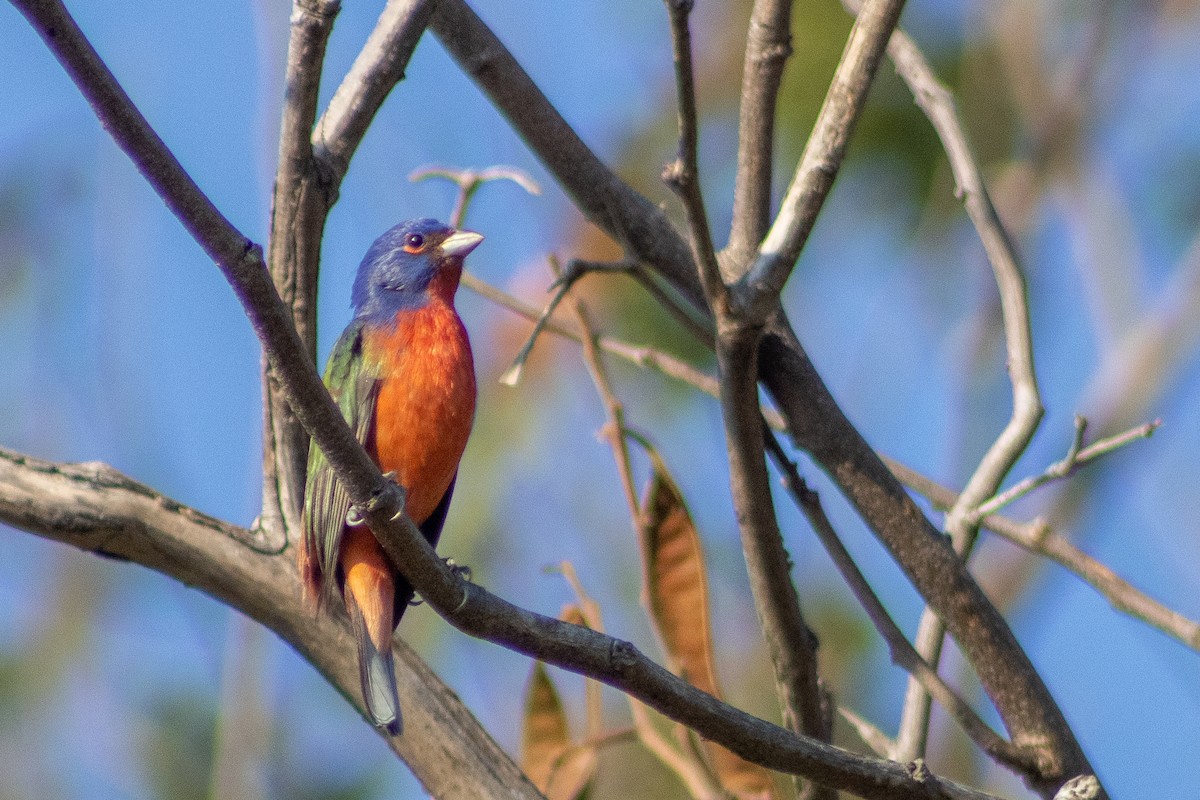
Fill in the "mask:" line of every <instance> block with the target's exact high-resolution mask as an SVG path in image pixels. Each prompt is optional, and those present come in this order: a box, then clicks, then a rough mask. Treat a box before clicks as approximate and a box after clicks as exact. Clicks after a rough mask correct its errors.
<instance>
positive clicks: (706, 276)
mask: <svg viewBox="0 0 1200 800" xmlns="http://www.w3.org/2000/svg"><path fill="white" fill-rule="evenodd" d="M665 2H666V4H667V11H668V12H669V14H670V18H671V43H672V50H673V52H674V57H675V89H676V102H677V103H678V107H679V155H678V156H676V158H675V160H674V161H673V162H671V163H670V164H668V165H667V167H666V169H664V170H663V180H664V181H666V182H667V184H668V185H669V186H670V187H671V188H672V189H674V190H675V193H676V194H678V195H679V199H680V200H682V201H683V209H684V212H685V214H686V215H687V223H688V233H689V234H690V236H689V239H690V241H691V246H692V260H693V261H695V262H696V269H697V270H699V274H700V285H701V286H703V287H704V294H705V296H706V297H707V298H708V302H709V305H710V306H713V307H714V308H715V306H714V304H717V303H719V304H723V303H724V297H725V295H726V288H725V282H724V280H722V278H721V270H720V268H719V267H718V266H717V254H716V251H715V250H714V249H713V243H712V233H711V232H710V231H709V228H708V213H707V212H706V211H705V210H704V195H703V194H702V193H701V192H700V160H699V150H700V135H699V132H698V128H699V121H698V115H697V112H696V85H695V75H694V74H693V73H694V70H693V68H692V35H691V32H690V31H689V29H688V18H689V16H690V15H691V12H692V6H693V4H694V0H665Z"/></svg>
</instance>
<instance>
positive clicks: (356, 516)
mask: <svg viewBox="0 0 1200 800" xmlns="http://www.w3.org/2000/svg"><path fill="white" fill-rule="evenodd" d="M366 522H367V521H366V520H365V519H363V515H362V514H360V513H359V511H358V509H357V508H355V507H354V506H351V507H350V509H349V510H348V511H347V512H346V524H347V525H349V526H350V527H351V528H354V527H357V526H359V525H365V524H366Z"/></svg>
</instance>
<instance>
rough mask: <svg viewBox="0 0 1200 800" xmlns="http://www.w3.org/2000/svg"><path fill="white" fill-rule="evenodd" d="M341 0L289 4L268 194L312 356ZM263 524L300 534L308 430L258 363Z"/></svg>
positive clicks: (280, 275)
mask: <svg viewBox="0 0 1200 800" xmlns="http://www.w3.org/2000/svg"><path fill="white" fill-rule="evenodd" d="M339 8H340V5H339V0H323V1H322V0H312V2H303V1H302V0H296V2H294V4H293V6H292V18H291V36H290V39H289V41H288V56H287V75H286V78H285V80H284V87H285V88H284V104H283V116H282V119H281V120H280V131H279V162H278V164H277V165H276V171H275V188H274V192H273V194H272V198H271V237H270V241H269V244H268V247H267V265H268V269H270V271H271V277H272V279H273V280H274V282H275V286H276V287H277V288H278V289H279V293H280V296H281V297H282V298H283V301H284V303H285V304H286V305H287V306H288V307H289V308H290V309H291V313H292V322H293V323H294V324H295V326H296V332H297V333H299V334H300V340H301V341H302V342H304V344H305V347H306V348H307V349H308V352H309V358H311V359H313V360H314V361H315V360H316V355H317V270H318V265H319V262H320V257H321V234H322V232H323V231H324V228H325V215H326V213H327V211H328V209H329V206H330V205H331V204H332V202H333V200H332V196H335V195H336V188H334V187H331V186H330V185H329V181H327V180H324V179H323V175H324V173H322V171H321V170H319V169H318V164H317V162H316V161H315V160H314V159H313V153H312V142H311V136H312V126H313V120H314V119H316V114H317V101H318V93H319V91H320V88H321V70H322V67H323V65H324V62H325V46H326V44H327V42H328V41H329V35H330V32H331V31H332V30H333V21H334V19H335V17H336V16H337V12H338V9H339ZM262 381H263V504H262V513H261V516H260V520H261V523H260V524H261V525H262V527H263V529H264V530H266V531H270V532H271V533H272V535H274V536H276V537H277V538H278V539H279V540H280V541H281V542H286V541H287V540H288V539H289V534H295V535H299V534H298V532H299V531H300V504H301V500H302V498H303V497H304V477H305V469H306V468H307V464H308V433H307V432H306V431H305V430H304V428H303V427H302V426H301V425H300V423H299V422H298V421H297V420H296V417H295V415H294V414H292V409H291V407H290V406H289V405H288V404H287V399H286V398H285V397H284V396H283V393H282V392H281V391H280V388H279V384H278V380H277V379H276V378H275V377H274V375H273V374H272V373H271V369H270V366H269V364H267V363H266V362H265V361H264V362H263V374H262Z"/></svg>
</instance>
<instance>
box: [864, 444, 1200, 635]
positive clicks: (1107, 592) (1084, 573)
mask: <svg viewBox="0 0 1200 800" xmlns="http://www.w3.org/2000/svg"><path fill="white" fill-rule="evenodd" d="M888 465H889V467H890V468H891V469H892V470H893V471H894V472H895V473H896V475H897V476H899V478H900V479H901V480H902V481H903V482H904V483H905V485H906V486H909V487H911V488H912V489H913V490H915V491H917V492H920V493H921V494H923V495H924V496H925V497H928V498H929V500H930V501H931V502H932V503H933V505H934V507H936V508H941V509H946V508H950V507H951V506H952V505H954V501H955V499H956V498H957V496H958V493H957V492H955V491H954V490H953V489H950V488H948V487H946V486H942V485H941V484H940V483H937V482H936V481H933V480H930V479H929V478H926V477H925V476H924V475H921V474H920V473H918V472H916V471H915V470H913V469H910V468H909V467H907V466H905V465H904V464H901V463H900V462H898V461H889V462H888ZM982 525H983V527H985V528H987V529H988V530H990V531H992V532H994V533H997V534H999V535H1000V536H1003V537H1004V538H1005V539H1008V540H1009V541H1010V542H1012V543H1013V544H1016V545H1018V546H1020V547H1023V548H1024V549H1026V550H1028V551H1029V552H1030V553H1033V554H1035V555H1041V556H1045V557H1046V558H1049V559H1051V560H1052V561H1055V562H1056V563H1058V564H1059V565H1060V566H1062V567H1064V568H1065V569H1067V570H1068V571H1070V572H1073V573H1074V574H1075V575H1076V576H1078V577H1079V578H1081V579H1082V580H1083V581H1085V582H1086V583H1088V584H1089V585H1091V586H1092V588H1094V589H1095V590H1096V591H1097V592H1099V593H1100V594H1101V596H1103V597H1104V598H1105V599H1107V600H1108V601H1109V602H1110V603H1111V604H1112V605H1113V607H1114V608H1116V609H1117V610H1118V611H1122V612H1124V613H1126V614H1129V615H1130V616H1133V617H1135V618H1137V619H1140V620H1142V621H1143V622H1145V623H1147V624H1148V625H1151V626H1153V627H1155V628H1158V629H1159V630H1160V631H1162V632H1163V633H1165V634H1167V635H1168V636H1170V637H1172V638H1173V639H1176V640H1178V641H1180V642H1182V643H1183V644H1184V645H1185V646H1187V647H1190V648H1192V649H1193V650H1196V651H1197V652H1200V621H1196V620H1193V619H1189V618H1188V617H1186V616H1184V615H1183V614H1180V613H1179V612H1178V611H1174V610H1172V609H1170V608H1167V607H1166V606H1164V605H1163V604H1162V603H1159V602H1158V601H1157V600H1154V599H1153V598H1151V597H1150V596H1148V595H1147V594H1145V593H1144V592H1142V591H1140V590H1138V589H1137V588H1136V587H1134V586H1132V585H1131V584H1129V583H1128V582H1127V581H1125V580H1123V579H1122V578H1121V577H1120V576H1118V575H1117V574H1116V573H1115V572H1113V571H1112V569H1111V568H1109V567H1107V566H1105V565H1104V564H1103V563H1101V562H1100V561H1097V560H1096V559H1094V558H1092V557H1091V556H1089V555H1088V554H1087V553H1084V552H1083V551H1082V550H1080V549H1079V548H1078V547H1076V546H1075V545H1074V544H1072V543H1071V542H1070V540H1068V539H1067V538H1066V537H1065V536H1061V535H1059V534H1056V533H1053V532H1052V531H1051V529H1050V527H1049V526H1048V525H1047V524H1046V523H1044V522H1041V521H1035V522H1032V523H1029V524H1022V523H1019V522H1014V521H1013V520H1011V519H1008V518H1007V517H1002V516H998V515H991V516H988V517H985V518H984V519H983V520H982Z"/></svg>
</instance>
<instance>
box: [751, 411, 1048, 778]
mask: <svg viewBox="0 0 1200 800" xmlns="http://www.w3.org/2000/svg"><path fill="white" fill-rule="evenodd" d="M767 451H768V452H769V453H770V454H771V458H772V459H773V460H774V461H775V466H776V467H777V468H778V470H779V472H780V473H781V474H782V475H783V485H784V487H785V488H786V489H787V490H788V492H789V493H790V494H791V495H792V498H793V500H795V502H796V505H797V507H799V509H800V511H801V512H802V513H803V514H804V517H805V519H807V520H808V523H809V525H811V526H812V529H813V532H814V533H816V535H817V538H818V539H819V540H820V541H821V544H822V546H824V548H825V552H827V553H828V554H829V558H830V559H831V560H832V561H833V563H834V566H835V567H837V570H838V572H840V573H841V574H842V578H843V579H844V580H845V581H846V585H847V586H849V587H850V591H851V592H852V593H853V594H854V598H855V599H856V600H858V604H859V605H860V606H862V607H863V610H864V611H866V613H867V616H868V617H869V618H870V620H871V622H872V623H873V624H874V625H875V629H876V630H877V631H879V634H880V635H881V636H882V637H883V640H884V641H885V642H886V643H887V646H888V652H889V654H890V655H891V659H892V663H894V664H897V665H898V666H900V667H902V668H903V669H904V670H905V671H907V672H908V673H909V674H910V675H912V677H913V680H916V681H917V682H919V683H920V684H921V686H922V687H924V688H925V690H926V691H927V692H929V694H930V695H931V696H932V697H934V698H936V699H937V701H938V703H940V704H941V706H942V708H944V709H946V711H947V712H949V713H950V714H951V715H952V716H953V717H954V719H955V720H956V721H957V722H958V724H959V726H960V727H962V729H963V731H964V732H965V733H966V734H967V735H968V736H969V737H971V740H972V741H973V742H975V744H976V745H977V746H978V747H979V749H980V750H982V751H984V752H985V753H987V754H988V755H990V756H992V758H994V759H996V760H997V761H999V762H1000V763H1003V764H1007V765H1010V766H1015V767H1016V768H1017V769H1018V770H1020V771H1026V770H1028V769H1029V767H1030V764H1029V763H1028V755H1027V754H1026V753H1025V752H1024V751H1022V750H1021V749H1020V748H1017V747H1013V745H1012V744H1011V743H1010V742H1007V741H1005V740H1004V739H1003V738H1002V737H1001V736H1000V734H998V733H996V732H995V731H994V730H992V728H991V727H989V726H988V724H987V723H986V722H984V721H983V719H981V718H980V716H979V715H978V714H976V713H975V710H974V709H973V708H971V706H970V705H969V704H968V703H967V702H966V701H965V700H963V699H962V697H960V696H959V695H958V694H957V693H956V692H955V691H954V690H953V689H952V688H950V686H949V685H947V684H946V683H945V682H944V681H943V680H942V678H941V676H940V675H938V674H937V671H936V670H934V669H933V668H932V667H930V666H929V663H928V662H927V661H925V659H923V658H922V657H921V655H920V653H918V652H917V650H916V648H914V647H913V646H912V644H910V643H909V641H908V639H906V638H905V636H904V633H903V631H901V630H900V627H899V626H898V625H897V624H896V623H895V621H894V620H893V619H892V617H891V615H890V614H889V613H888V611H887V609H886V608H885V607H884V605H883V603H882V602H881V601H880V600H879V597H878V595H876V594H875V590H874V589H872V588H871V585H870V584H869V583H868V582H867V579H866V576H864V575H863V574H862V571H861V570H860V569H859V568H858V565H857V564H856V563H854V558H853V557H852V556H851V555H850V552H849V551H848V550H846V546H845V545H844V544H842V540H841V537H839V536H838V533H837V531H836V530H834V527H833V523H831V522H830V521H829V517H828V516H826V514H825V509H824V508H823V507H822V505H821V498H820V497H819V496H818V495H817V493H816V492H815V491H813V490H812V489H810V488H809V486H808V484H807V483H806V482H805V481H804V478H802V477H800V472H799V470H797V468H796V464H795V462H793V461H792V460H791V459H789V458H788V457H787V454H786V453H785V452H784V451H783V448H782V447H781V446H780V445H779V442H778V441H777V440H776V439H775V436H774V434H772V433H770V432H768V433H767ZM890 750H891V748H889V751H890ZM889 754H890V752H889ZM897 760H900V759H897Z"/></svg>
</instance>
